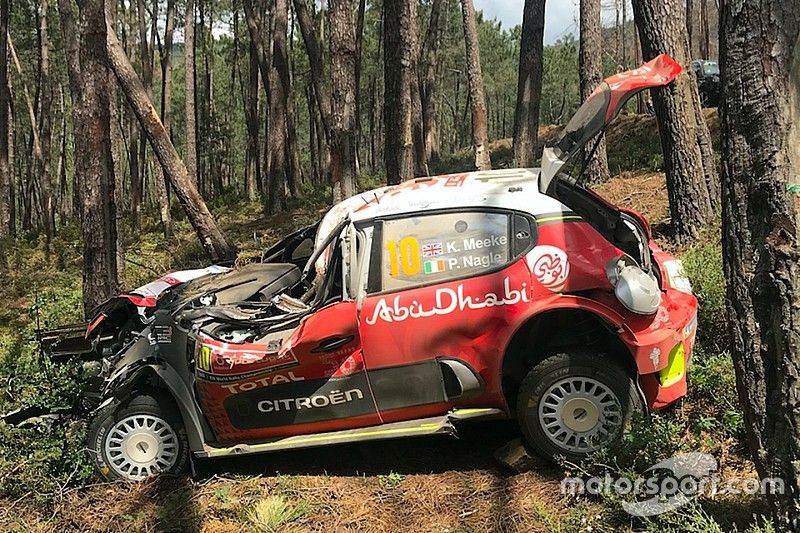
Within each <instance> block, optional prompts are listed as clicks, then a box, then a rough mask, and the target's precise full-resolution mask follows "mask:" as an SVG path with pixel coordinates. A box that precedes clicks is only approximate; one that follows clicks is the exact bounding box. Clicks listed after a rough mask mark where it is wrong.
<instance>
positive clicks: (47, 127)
mask: <svg viewBox="0 0 800 533" xmlns="http://www.w3.org/2000/svg"><path fill="white" fill-rule="evenodd" d="M39 11H40V13H39V98H40V101H39V122H40V124H41V133H40V135H39V138H40V142H41V145H42V167H41V169H40V171H41V181H40V183H41V197H40V202H41V209H42V222H43V226H44V233H45V236H46V237H47V243H48V246H49V243H50V242H51V241H52V240H53V236H54V234H55V211H56V208H55V204H54V202H53V178H52V170H51V164H50V142H51V140H52V128H51V124H52V117H51V116H50V113H51V107H52V101H53V98H52V97H53V88H52V87H51V86H50V42H49V41H50V39H49V37H48V35H47V32H48V29H47V15H48V11H49V2H48V0H40V2H39Z"/></svg>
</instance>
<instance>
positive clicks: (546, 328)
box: [501, 298, 638, 411]
mask: <svg viewBox="0 0 800 533" xmlns="http://www.w3.org/2000/svg"><path fill="white" fill-rule="evenodd" d="M625 330H626V327H625V325H624V318H623V317H622V316H621V315H619V314H618V313H616V312H615V311H613V310H611V309H608V308H607V307H605V306H603V305H601V304H598V303H596V302H594V301H591V300H586V299H582V298H572V299H571V300H569V301H564V302H561V303H560V304H558V305H556V306H553V305H549V306H548V307H547V309H544V310H540V311H539V312H535V313H533V314H531V315H529V316H527V317H526V318H525V319H524V320H522V321H521V323H520V324H519V326H518V327H517V329H516V330H515V332H514V334H513V335H512V336H511V338H510V340H509V342H508V344H507V345H506V349H505V351H504V352H503V364H502V367H501V372H502V375H501V383H502V389H503V390H502V392H503V397H504V398H505V401H506V403H507V405H508V407H509V408H510V409H511V410H512V411H513V410H514V409H515V407H516V401H517V392H518V391H519V386H520V384H521V383H522V380H524V379H525V376H526V375H527V374H528V372H529V371H530V369H531V368H533V367H534V366H535V365H536V364H538V363H539V362H541V361H543V360H544V359H546V358H547V357H548V356H549V355H552V354H554V353H555V352H557V351H559V350H566V349H569V348H575V347H580V348H581V349H584V350H585V349H587V348H588V349H591V350H595V351H597V352H598V353H602V354H604V355H605V356H606V357H608V358H609V359H610V360H612V361H614V362H615V363H617V364H619V366H620V367H622V369H623V370H624V371H625V372H627V373H628V374H629V375H630V376H631V377H632V378H633V379H636V376H637V375H638V372H637V368H636V362H635V360H634V357H633V354H632V353H631V351H630V349H629V348H628V346H627V345H626V343H625V342H624V341H623V339H622V338H621V335H622V334H624V333H623V332H624V331H625Z"/></svg>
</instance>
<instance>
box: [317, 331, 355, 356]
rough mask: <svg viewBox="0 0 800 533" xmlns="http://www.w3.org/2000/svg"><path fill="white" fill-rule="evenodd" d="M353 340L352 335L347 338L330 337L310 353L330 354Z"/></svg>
mask: <svg viewBox="0 0 800 533" xmlns="http://www.w3.org/2000/svg"><path fill="white" fill-rule="evenodd" d="M353 339H355V336H354V335H350V336H349V337H330V338H327V339H325V340H323V341H322V342H320V343H319V345H318V346H317V347H316V348H314V349H313V350H311V353H324V352H332V351H334V350H338V349H339V348H341V347H342V346H344V345H346V344H349V343H350V342H351V341H352V340H353Z"/></svg>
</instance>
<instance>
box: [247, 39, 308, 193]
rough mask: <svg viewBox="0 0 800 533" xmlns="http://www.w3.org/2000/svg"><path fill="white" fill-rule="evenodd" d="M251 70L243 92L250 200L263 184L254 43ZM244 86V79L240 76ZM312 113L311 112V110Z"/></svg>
mask: <svg viewBox="0 0 800 533" xmlns="http://www.w3.org/2000/svg"><path fill="white" fill-rule="evenodd" d="M248 50H249V54H248V57H249V68H248V78H247V79H248V83H247V88H246V89H244V88H243V90H242V96H243V99H244V102H245V109H244V116H245V120H246V122H247V157H246V163H245V191H246V192H247V197H248V198H249V199H250V200H255V199H256V198H258V184H259V183H260V182H261V166H260V165H259V161H260V160H261V157H260V155H259V130H258V115H259V111H258V109H259V106H258V92H259V83H258V79H259V78H258V69H259V65H258V51H257V50H256V47H255V45H254V44H253V42H252V41H251V42H250V45H249V46H248ZM239 80H240V82H241V83H242V85H244V78H243V77H242V76H239ZM309 112H310V110H309Z"/></svg>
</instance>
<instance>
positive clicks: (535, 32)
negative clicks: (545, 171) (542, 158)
mask: <svg viewBox="0 0 800 533" xmlns="http://www.w3.org/2000/svg"><path fill="white" fill-rule="evenodd" d="M544 4H545V0H525V11H524V14H523V19H522V43H521V44H520V47H521V48H520V58H519V78H518V82H517V105H516V110H515V112H514V165H515V166H517V167H520V168H530V167H534V166H536V164H537V144H538V142H539V106H540V101H541V98H542V71H543V68H544V67H543V63H542V61H543V57H542V54H543V46H544Z"/></svg>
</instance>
